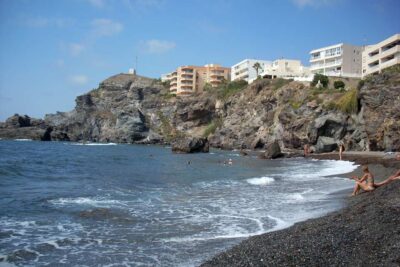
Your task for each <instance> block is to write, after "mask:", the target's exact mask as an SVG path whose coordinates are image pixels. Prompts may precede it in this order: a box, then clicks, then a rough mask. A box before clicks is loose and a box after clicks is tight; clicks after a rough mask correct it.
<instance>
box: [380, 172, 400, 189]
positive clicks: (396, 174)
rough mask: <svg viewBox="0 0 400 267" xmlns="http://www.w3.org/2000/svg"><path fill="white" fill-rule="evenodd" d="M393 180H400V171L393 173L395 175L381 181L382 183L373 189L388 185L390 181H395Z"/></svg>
mask: <svg viewBox="0 0 400 267" xmlns="http://www.w3.org/2000/svg"><path fill="white" fill-rule="evenodd" d="M395 180H400V170H398V171H397V172H395V174H393V175H391V176H389V178H387V179H386V180H385V181H382V182H380V183H376V184H374V186H375V187H379V186H382V185H385V184H388V183H390V182H392V181H395Z"/></svg>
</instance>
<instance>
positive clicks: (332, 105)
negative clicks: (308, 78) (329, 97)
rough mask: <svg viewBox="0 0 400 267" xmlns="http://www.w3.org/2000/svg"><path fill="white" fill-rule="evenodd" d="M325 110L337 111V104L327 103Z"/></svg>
mask: <svg viewBox="0 0 400 267" xmlns="http://www.w3.org/2000/svg"><path fill="white" fill-rule="evenodd" d="M324 108H325V109H327V110H335V109H337V105H336V103H335V102H333V101H329V102H328V103H326V104H325V105H324Z"/></svg>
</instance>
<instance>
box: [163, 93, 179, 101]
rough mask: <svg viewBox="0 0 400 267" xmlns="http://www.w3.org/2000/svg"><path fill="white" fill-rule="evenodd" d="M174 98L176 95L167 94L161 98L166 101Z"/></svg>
mask: <svg viewBox="0 0 400 267" xmlns="http://www.w3.org/2000/svg"><path fill="white" fill-rule="evenodd" d="M174 97H176V94H172V93H168V94H165V95H163V98H164V99H166V100H168V99H171V98H174Z"/></svg>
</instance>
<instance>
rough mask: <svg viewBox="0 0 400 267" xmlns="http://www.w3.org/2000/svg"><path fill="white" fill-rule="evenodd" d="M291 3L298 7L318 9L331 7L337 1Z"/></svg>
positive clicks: (310, 0) (301, 0) (298, 1)
mask: <svg viewBox="0 0 400 267" xmlns="http://www.w3.org/2000/svg"><path fill="white" fill-rule="evenodd" d="M292 2H293V3H294V4H295V5H297V6H298V7H301V8H303V7H306V6H310V7H320V6H327V5H332V4H334V3H335V2H337V0H292Z"/></svg>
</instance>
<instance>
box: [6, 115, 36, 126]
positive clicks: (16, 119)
mask: <svg viewBox="0 0 400 267" xmlns="http://www.w3.org/2000/svg"><path fill="white" fill-rule="evenodd" d="M5 126H6V127H7V128H20V127H29V126H31V118H30V117H29V116H27V115H24V116H20V115H18V114H15V115H14V116H11V117H9V118H8V119H7V120H6V123H5Z"/></svg>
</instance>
